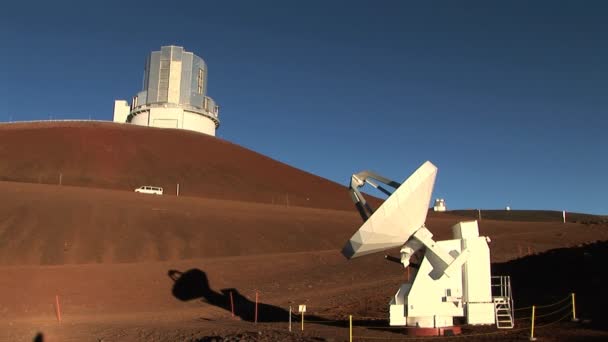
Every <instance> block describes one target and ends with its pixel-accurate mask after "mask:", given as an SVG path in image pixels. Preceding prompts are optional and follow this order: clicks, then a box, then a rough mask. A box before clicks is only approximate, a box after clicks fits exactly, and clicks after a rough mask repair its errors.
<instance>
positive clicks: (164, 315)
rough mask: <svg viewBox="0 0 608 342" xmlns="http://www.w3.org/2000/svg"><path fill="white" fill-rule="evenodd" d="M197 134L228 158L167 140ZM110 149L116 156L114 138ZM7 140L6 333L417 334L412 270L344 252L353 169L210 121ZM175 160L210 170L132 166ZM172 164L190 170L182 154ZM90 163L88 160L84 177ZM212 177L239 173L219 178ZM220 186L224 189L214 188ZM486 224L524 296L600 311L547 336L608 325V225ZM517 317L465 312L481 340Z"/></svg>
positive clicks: (2, 191) (451, 219)
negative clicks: (281, 154)
mask: <svg viewBox="0 0 608 342" xmlns="http://www.w3.org/2000/svg"><path fill="white" fill-rule="evenodd" d="M45 127H46V128H45ZM96 128H100V129H101V131H102V132H103V134H102V133H100V132H95V131H96ZM7 132H11V133H10V134H9V135H5V133H7ZM15 132H21V134H22V135H23V137H19V136H20V135H19V134H17V133H15ZM57 132H59V133H57ZM38 134H39V135H40V136H42V137H46V138H44V139H49V138H48V137H51V136H52V137H54V138H56V139H58V140H60V142H58V143H57V144H56V145H53V144H52V143H51V140H52V139H51V140H44V139H42V138H40V141H45V142H46V144H48V145H49V146H42V145H44V144H42V143H40V142H38V143H36V144H39V145H35V146H38V147H40V148H42V149H43V151H44V153H41V152H33V151H34V150H37V149H36V148H34V147H31V146H30V147H24V148H23V149H22V150H21V153H17V152H15V151H8V150H11V149H12V150H19V149H20V148H21V146H19V145H16V144H17V142H18V141H20V142H21V143H23V144H26V145H27V143H28V139H27V138H26V137H27V136H29V137H30V139H31V140H33V141H38V139H39V137H38ZM96 134H98V135H96ZM181 134H183V135H184V136H183V137H182V136H181ZM7 136H10V139H8V138H7ZM67 136H69V137H67ZM88 136H90V137H91V139H86V138H85V137H88ZM74 137H79V138H78V139H76V140H74V139H75V138H74ZM19 139H22V140H19ZM79 139H80V140H79ZM163 139H167V140H168V142H167V143H166V144H163ZM157 140H158V141H157ZM7 141H8V142H10V144H9V143H7ZM104 141H105V143H104ZM109 141H110V142H111V143H109ZM116 141H119V142H121V143H120V144H117V143H116ZM127 141H131V142H133V141H138V142H141V141H145V142H146V144H147V145H154V146H156V147H154V148H152V147H150V146H145V145H146V144H139V143H138V144H137V145H136V146H135V147H134V148H135V151H136V152H135V154H133V155H132V156H131V160H128V158H126V157H124V156H123V154H122V152H121V151H119V150H120V149H119V148H118V146H126V145H122V143H124V142H127ZM186 141H189V143H188V144H187V145H188V146H197V149H196V150H197V151H206V150H205V148H204V146H213V148H212V150H216V149H223V150H222V151H223V153H220V154H218V155H217V159H218V160H220V161H221V162H217V163H215V162H213V163H212V162H210V161H208V160H210V159H215V158H207V157H206V156H205V157H201V156H200V155H198V157H195V158H188V157H186V156H184V154H176V153H171V148H166V149H164V147H163V146H164V145H172V144H173V145H172V146H173V147H175V146H178V145H180V144H181V143H183V142H186ZM71 144H76V147H73V148H72V150H70V151H71V152H70V153H67V152H62V151H59V150H62V149H64V148H69V146H71ZM104 144H105V145H104ZM106 145H107V146H106ZM57 146H59V147H57ZM91 146H97V147H91ZM107 149H110V150H111V151H114V152H116V153H115V154H116V156H115V158H116V159H112V157H111V156H112V155H114V153H110V152H108V153H106V152H103V151H105V150H107ZM127 150H128V148H127ZM158 151H164V152H162V153H161V152H158ZM119 152H120V153H119ZM36 153H38V154H36ZM64 153H66V154H64ZM140 153H141V154H143V156H144V157H142V156H141V155H139V154H140ZM210 153H211V152H210ZM230 153H234V154H237V155H238V156H232V155H230ZM89 154H90V155H89ZM0 155H1V156H2V158H1V159H0V160H1V161H2V164H0V175H1V176H3V177H4V178H5V179H10V180H11V181H4V182H0V274H1V276H0V289H1V291H0V341H31V340H32V339H33V338H34V336H35V335H36V334H37V333H39V332H41V333H43V334H44V336H45V338H46V339H45V340H46V341H211V340H213V339H214V338H216V337H217V339H216V340H222V339H227V340H231V341H240V340H245V341H250V340H259V341H282V340H293V341H324V340H329V341H330V340H333V341H345V340H347V339H348V328H347V327H346V326H345V322H346V319H347V317H348V315H353V319H354V322H355V328H354V331H353V334H354V336H355V337H356V339H355V340H363V339H364V338H374V339H375V340H382V339H385V340H396V339H397V340H398V339H400V338H403V337H404V335H403V332H402V331H401V330H396V329H389V328H387V326H388V324H387V322H386V318H387V310H388V308H387V303H388V300H389V297H390V296H392V295H393V294H394V292H395V291H396V289H397V288H398V286H399V283H400V282H402V281H403V280H404V279H405V278H406V277H407V274H406V273H405V272H404V270H403V269H402V267H401V266H400V265H398V264H395V263H392V262H388V261H386V260H384V257H383V255H382V254H376V255H369V256H366V257H362V258H359V259H355V260H351V261H347V260H345V259H344V257H343V256H342V255H341V254H340V249H341V248H342V246H343V245H344V243H345V242H346V241H347V240H348V238H349V237H350V236H351V235H352V233H354V231H356V229H357V228H358V227H359V225H360V224H361V221H360V217H359V215H358V213H357V212H356V210H355V209H354V207H353V206H352V204H351V201H350V199H349V196H348V194H347V192H346V189H345V188H344V187H341V186H340V185H338V184H335V183H332V182H329V181H327V180H324V179H321V178H318V177H316V176H314V175H311V174H308V173H305V172H303V171H299V170H296V169H293V168H291V167H289V166H287V165H284V164H281V163H278V162H276V161H273V160H271V159H269V158H266V157H263V156H261V155H259V154H256V153H254V152H251V151H248V150H246V149H243V148H241V147H238V146H236V145H233V144H230V143H227V142H223V141H221V140H214V139H213V138H210V137H207V136H203V135H199V134H195V133H189V132H181V131H171V130H160V129H147V128H141V127H131V126H125V125H114V124H82V123H78V124H69V125H65V124H41V125H40V127H37V125H33V126H32V125H15V126H11V127H10V129H8V128H7V127H6V126H0ZM146 155H147V156H150V155H154V156H155V157H154V158H151V159H150V158H147V157H145V156H146ZM159 155H162V158H166V159H163V160H164V163H163V165H165V164H166V165H165V166H160V167H161V171H158V170H147V168H150V169H153V168H154V167H156V165H157V164H159V163H158V162H157V160H158V158H159V157H158V156H159ZM191 156H197V154H192V155H191ZM233 157H234V158H233ZM10 158H14V159H15V160H14V161H13V160H12V159H10ZM72 158H75V159H77V160H78V162H73V161H72V160H71V159H72ZM98 158H99V159H100V160H104V161H105V162H104V163H107V164H104V163H101V162H99V161H97V159H98ZM103 158H106V159H103ZM189 159H192V160H189ZM135 160H136V161H137V163H135V164H131V163H132V162H134V161H135ZM53 163H54V164H53ZM206 163H210V165H211V166H208V165H207V164H206ZM214 163H215V164H214ZM102 164H103V165H102ZM140 164H142V165H140ZM58 165H61V166H62V167H61V169H62V170H66V171H65V172H66V173H65V174H64V176H63V177H64V180H65V181H64V185H62V186H59V185H50V184H32V182H33V183H37V180H35V179H32V178H31V177H34V175H35V174H36V172H39V173H40V174H41V175H43V174H46V175H49V177H50V175H52V172H54V171H53V170H54V169H57V168H58V167H57V166H58ZM167 165H181V166H182V167H184V168H185V167H186V165H193V166H192V167H191V168H185V170H195V169H198V168H199V167H200V168H201V169H202V170H206V171H207V172H206V173H204V174H205V176H204V177H203V175H202V174H199V173H195V172H194V171H192V173H189V171H183V173H181V174H180V175H181V176H182V177H191V178H189V180H188V182H187V183H185V184H191V186H190V190H192V191H193V192H186V191H190V190H185V192H184V194H185V195H187V196H180V197H176V196H152V195H140V194H135V193H133V192H132V191H131V190H132V189H131V188H132V187H135V186H137V185H141V183H133V184H132V183H129V182H131V181H133V182H136V181H137V179H139V178H137V179H136V178H129V177H135V176H134V175H135V174H139V173H138V172H143V173H142V174H144V175H147V176H146V177H152V178H149V179H151V180H150V181H149V182H146V183H149V184H153V185H161V186H164V187H166V188H167V187H168V185H165V183H161V181H166V182H167V183H166V184H170V182H171V181H173V179H172V178H171V177H173V176H165V175H164V173H163V172H165V171H166V170H168V169H163V168H165V167H166V168H169V167H170V166H167ZM220 165H221V166H220ZM243 165H247V167H246V168H245V169H243ZM97 167H99V169H98V168H97ZM131 168H133V169H134V170H136V172H132V171H129V170H130V169H131ZM252 169H255V171H253V172H250V171H251V170H252ZM19 170H20V171H19ZM45 170H46V171H45ZM163 170H164V171H163ZM170 170H172V171H171V172H181V171H180V170H181V168H179V167H177V166H176V167H173V166H171V169H170ZM19 172H22V173H23V175H21V176H20V174H19ZM45 172H46V173H45ZM123 172H125V173H124V174H123ZM223 172H226V173H227V174H228V175H231V176H229V177H228V178H226V179H232V180H234V179H233V178H230V177H236V178H235V179H238V181H236V184H238V186H231V185H230V184H232V183H231V182H232V181H228V180H225V181H222V179H224V178H222V177H224V173H223ZM282 173H286V174H287V175H283V174H282ZM269 174H270V175H271V176H270V177H268V176H267V175H269ZM70 175H71V176H70ZM75 175H82V177H81V178H80V181H81V182H82V183H78V182H77V181H76V180H77V179H78V178H77V177H76V176H75ZM273 175H274V176H273ZM19 177H22V178H19ZM28 177H29V178H28ZM154 177H156V178H154ZM239 177H240V178H239ZM41 179H42V176H41ZM70 179H71V180H74V182H73V183H71V182H69V181H68V180H70ZM15 180H20V181H28V182H30V183H24V182H15ZM212 180H217V181H218V182H224V183H222V185H223V186H222V187H216V188H214V187H213V184H211V183H212ZM275 180H276V181H277V182H276V183H275ZM300 180H301V181H302V182H300ZM66 184H68V185H66ZM74 185H78V186H74ZM104 188H105V189H104ZM209 188H211V189H214V190H213V191H211V192H206V191H207V190H208V189H209ZM258 188H259V189H260V193H262V194H265V196H267V197H273V196H276V197H279V195H280V194H282V193H287V192H289V194H290V203H289V205H287V203H286V202H281V201H275V203H274V204H273V203H272V201H267V203H261V202H263V201H260V200H259V199H260V196H257V194H258V192H257V190H256V189H258ZM194 189H198V190H197V191H199V192H194ZM121 190H128V191H121ZM214 191H216V192H214ZM222 191H225V193H224V192H222ZM325 195H327V196H325ZM292 196H293V197H292ZM303 196H309V197H308V198H309V200H307V201H306V200H302V198H304V197H303ZM294 201H295V202H294ZM300 204H301V205H300ZM466 219H469V218H467V217H466V215H464V214H459V215H456V214H454V213H449V212H448V213H430V214H429V218H428V220H427V226H428V228H429V229H430V230H431V231H432V232H433V233H434V234H435V238H436V239H449V238H450V237H451V232H450V227H451V226H452V225H453V224H455V223H457V222H458V221H459V220H466ZM480 230H481V233H482V234H483V235H487V236H489V237H491V239H492V242H491V244H490V247H491V252H492V260H493V262H494V266H493V267H494V272H495V274H507V275H511V276H512V279H513V285H514V287H513V291H514V294H515V301H516V306H518V307H524V306H528V305H530V304H544V303H551V302H554V301H555V300H559V299H561V298H562V297H566V296H567V295H568V294H569V293H570V292H577V296H579V297H580V304H579V305H580V306H579V307H578V309H579V316H580V317H581V318H584V319H585V320H588V319H591V320H592V321H591V323H589V324H584V325H581V324H573V323H558V324H554V325H551V326H550V327H541V328H540V329H539V330H538V332H537V336H539V337H540V338H542V340H543V341H558V340H559V341H561V340H577V339H581V338H584V339H586V340H589V339H595V340H598V341H600V340H605V339H606V338H608V333H607V332H605V331H604V330H602V329H601V328H602V325H601V323H602V322H604V321H602V319H601V317H602V310H603V308H604V307H605V302H602V301H601V298H600V297H601V296H603V291H601V286H602V285H603V284H602V282H601V281H597V279H600V277H602V275H603V273H602V270H603V265H602V264H601V262H603V260H606V257H605V252H603V251H605V248H604V247H602V246H605V245H604V244H601V243H595V244H585V243H590V242H593V241H596V240H608V225H606V224H604V223H601V222H600V223H594V224H582V223H566V224H562V223H560V222H556V221H548V222H541V221H539V222H526V221H508V220H490V219H482V221H481V222H480ZM564 247H569V248H564ZM556 248H561V249H559V250H557V251H554V249H556ZM391 253H396V251H391ZM589 255H590V256H589ZM256 291H257V293H258V298H259V302H260V305H259V308H258V310H259V312H258V321H259V323H258V324H255V323H254V320H255V310H254V308H255V305H254V302H255V298H256V295H255V294H256ZM231 293H232V300H233V303H234V306H235V315H236V317H232V315H231V309H230V308H231V306H230V294H231ZM56 296H58V297H56ZM56 298H58V299H59V302H60V308H61V317H62V322H61V323H58V322H57V317H56V308H55V301H56ZM596 298H600V300H596V301H594V299H596ZM299 304H306V305H307V306H308V309H307V314H306V316H305V318H306V322H307V323H306V328H305V331H304V332H301V331H300V330H299V329H300V325H299V324H300V322H299V316H297V315H294V317H293V318H294V320H297V321H294V326H293V332H292V333H289V332H288V325H287V320H288V317H289V314H288V309H289V306H292V307H294V308H297V305H299ZM519 317H523V316H519ZM549 318H552V317H549ZM544 322H549V323H551V322H550V321H543V322H542V323H544ZM516 328H520V329H522V330H514V331H507V332H504V331H500V332H497V331H496V329H494V328H490V327H486V328H482V329H478V328H470V327H465V333H467V334H469V335H468V337H467V339H471V340H486V339H487V338H490V337H491V338H492V339H495V340H521V339H523V338H527V337H526V336H527V334H529V330H527V321H526V320H522V321H518V325H517V326H516ZM488 333H489V334H490V335H479V334H488ZM473 334H477V335H475V336H473ZM219 337H221V338H219ZM459 340H462V339H459Z"/></svg>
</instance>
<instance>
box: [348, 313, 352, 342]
mask: <svg viewBox="0 0 608 342" xmlns="http://www.w3.org/2000/svg"><path fill="white" fill-rule="evenodd" d="M348 326H349V328H348V340H349V341H350V342H353V315H348Z"/></svg>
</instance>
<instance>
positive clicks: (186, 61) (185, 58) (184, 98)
mask: <svg viewBox="0 0 608 342" xmlns="http://www.w3.org/2000/svg"><path fill="white" fill-rule="evenodd" d="M192 58H193V54H192V53H191V52H185V51H184V53H182V78H181V81H180V82H181V86H180V97H179V103H180V104H182V105H191V104H192V103H190V100H191V95H190V93H191V92H192V75H194V74H193V72H192ZM194 90H195V91H196V89H194Z"/></svg>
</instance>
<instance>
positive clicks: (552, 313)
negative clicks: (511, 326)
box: [536, 305, 571, 319]
mask: <svg viewBox="0 0 608 342" xmlns="http://www.w3.org/2000/svg"><path fill="white" fill-rule="evenodd" d="M564 309H571V306H570V305H567V306H564V307H562V308H561V309H557V310H555V311H553V312H549V313H546V314H542V315H536V318H537V319H538V318H543V317H548V316H552V315H555V314H556V313H558V312H562V311H564ZM570 313H571V312H570ZM570 313H569V314H570Z"/></svg>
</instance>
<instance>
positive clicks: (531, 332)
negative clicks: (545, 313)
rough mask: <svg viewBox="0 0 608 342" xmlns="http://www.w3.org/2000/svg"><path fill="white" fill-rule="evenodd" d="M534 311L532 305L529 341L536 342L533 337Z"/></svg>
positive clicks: (534, 308) (534, 307)
mask: <svg viewBox="0 0 608 342" xmlns="http://www.w3.org/2000/svg"><path fill="white" fill-rule="evenodd" d="M535 311H536V306H534V305H532V317H531V319H532V328H531V329H530V341H536V337H534V313H535Z"/></svg>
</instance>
